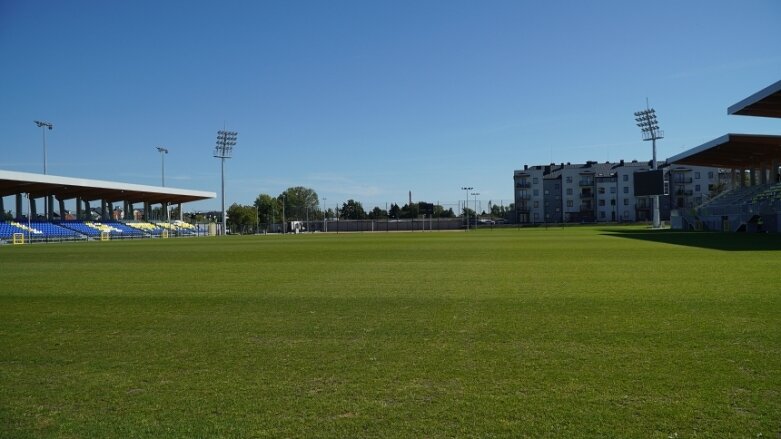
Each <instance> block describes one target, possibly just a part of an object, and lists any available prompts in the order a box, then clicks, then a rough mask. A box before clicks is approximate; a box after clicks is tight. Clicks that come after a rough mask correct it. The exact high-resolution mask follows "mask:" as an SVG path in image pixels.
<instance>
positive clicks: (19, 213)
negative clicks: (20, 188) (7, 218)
mask: <svg viewBox="0 0 781 439" xmlns="http://www.w3.org/2000/svg"><path fill="white" fill-rule="evenodd" d="M14 207H16V209H15V210H14V213H15V214H16V219H22V212H23V211H24V209H23V208H22V194H16V206H14Z"/></svg>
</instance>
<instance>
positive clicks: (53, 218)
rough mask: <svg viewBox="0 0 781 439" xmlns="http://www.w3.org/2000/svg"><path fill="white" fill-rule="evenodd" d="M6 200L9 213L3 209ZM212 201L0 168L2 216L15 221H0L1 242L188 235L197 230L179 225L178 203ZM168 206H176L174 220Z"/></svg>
mask: <svg viewBox="0 0 781 439" xmlns="http://www.w3.org/2000/svg"><path fill="white" fill-rule="evenodd" d="M6 197H7V198H10V199H12V200H13V209H11V206H5V203H4V199H5V198H6ZM215 197H216V194H215V193H214V192H203V191H194V190H187V189H176V188H169V187H158V186H144V185H137V184H129V183H119V182H111V181H102V180H87V179H81V178H71V177H61V176H54V175H46V174H33V173H26V172H14V171H5V170H0V213H2V214H3V215H4V216H7V212H8V213H11V212H12V213H11V214H10V216H11V218H13V219H12V220H6V221H2V222H0V243H5V242H36V241H73V240H89V239H117V238H148V237H168V236H192V235H196V234H197V230H196V228H195V226H193V225H192V224H189V223H186V222H185V221H183V218H182V212H183V209H182V204H183V203H187V202H192V201H198V200H206V199H212V198H215ZM39 200H41V201H42V204H43V206H44V209H43V212H39V211H38V206H37V204H38V201H39ZM55 201H56V202H57V206H56V207H57V208H56V209H55V205H54V203H55ZM66 203H68V204H71V205H72V204H75V212H71V211H68V210H66V209H65V206H66ZM91 203H92V205H91ZM137 205H140V206H139V208H137V207H136V206H137ZM93 206H94V207H93ZM155 206H158V207H157V208H155ZM170 206H176V207H177V209H175V211H176V212H177V218H174V219H173V220H172V219H171V218H169V217H168V212H169V207H170ZM6 208H8V210H6ZM159 212H166V213H165V214H163V215H160V214H159ZM155 213H157V215H154V214H155Z"/></svg>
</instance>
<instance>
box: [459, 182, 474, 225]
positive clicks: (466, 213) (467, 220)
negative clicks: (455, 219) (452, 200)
mask: <svg viewBox="0 0 781 439" xmlns="http://www.w3.org/2000/svg"><path fill="white" fill-rule="evenodd" d="M472 189H474V188H473V187H472V186H469V187H467V186H461V190H462V191H466V203H465V204H464V215H465V216H466V230H467V232H468V231H469V210H467V209H469V191H471V190H472Z"/></svg>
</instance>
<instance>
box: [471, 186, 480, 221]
mask: <svg viewBox="0 0 781 439" xmlns="http://www.w3.org/2000/svg"><path fill="white" fill-rule="evenodd" d="M478 195H480V192H472V196H473V197H475V229H477V219H478V218H480V215H478V213H477V196H478Z"/></svg>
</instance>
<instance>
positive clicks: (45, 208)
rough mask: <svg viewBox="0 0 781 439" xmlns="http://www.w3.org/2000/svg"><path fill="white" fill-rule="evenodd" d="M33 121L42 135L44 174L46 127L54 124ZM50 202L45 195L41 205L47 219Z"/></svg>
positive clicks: (48, 196)
mask: <svg viewBox="0 0 781 439" xmlns="http://www.w3.org/2000/svg"><path fill="white" fill-rule="evenodd" d="M33 122H35V125H37V126H38V128H40V129H41V134H42V135H43V174H44V175H46V129H47V128H48V129H49V131H51V130H52V129H53V128H54V125H53V124H52V123H51V122H46V121H45V120H34V121H33ZM50 204H52V197H51V195H47V196H46V198H45V199H44V205H43V214H44V216H45V217H46V219H47V220H48V219H49V205H50Z"/></svg>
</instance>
